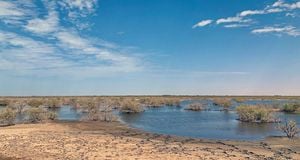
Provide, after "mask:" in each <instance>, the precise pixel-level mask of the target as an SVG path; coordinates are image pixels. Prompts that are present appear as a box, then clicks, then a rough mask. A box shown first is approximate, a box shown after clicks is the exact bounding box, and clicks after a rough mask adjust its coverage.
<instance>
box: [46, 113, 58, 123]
mask: <svg viewBox="0 0 300 160" xmlns="http://www.w3.org/2000/svg"><path fill="white" fill-rule="evenodd" d="M46 117H47V120H52V121H53V120H56V119H57V113H56V112H51V111H48V112H46Z"/></svg>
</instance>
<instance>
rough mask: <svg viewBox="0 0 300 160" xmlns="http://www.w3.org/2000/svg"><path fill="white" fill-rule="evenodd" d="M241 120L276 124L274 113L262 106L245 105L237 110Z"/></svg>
mask: <svg viewBox="0 0 300 160" xmlns="http://www.w3.org/2000/svg"><path fill="white" fill-rule="evenodd" d="M236 110H237V114H238V116H239V120H240V121H243V122H256V123H268V122H276V121H277V120H276V119H275V118H274V114H273V112H272V111H271V110H270V109H268V108H266V107H262V106H254V105H250V106H247V105H244V106H239V107H237V108H236Z"/></svg>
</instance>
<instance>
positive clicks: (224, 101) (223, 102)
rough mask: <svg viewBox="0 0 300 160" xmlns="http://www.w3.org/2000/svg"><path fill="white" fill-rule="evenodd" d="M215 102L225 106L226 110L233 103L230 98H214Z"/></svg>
mask: <svg viewBox="0 0 300 160" xmlns="http://www.w3.org/2000/svg"><path fill="white" fill-rule="evenodd" d="M213 104H214V105H217V106H221V107H223V109H224V110H228V109H229V108H230V106H231V105H232V102H231V99H230V98H214V99H213Z"/></svg>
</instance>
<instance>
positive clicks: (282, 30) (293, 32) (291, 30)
mask: <svg viewBox="0 0 300 160" xmlns="http://www.w3.org/2000/svg"><path fill="white" fill-rule="evenodd" d="M252 33H255V34H260V33H278V34H287V35H290V36H300V31H299V30H297V29H296V28H295V27H293V26H285V27H264V28H260V29H254V30H252Z"/></svg>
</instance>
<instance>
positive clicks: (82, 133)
mask: <svg viewBox="0 0 300 160" xmlns="http://www.w3.org/2000/svg"><path fill="white" fill-rule="evenodd" d="M0 142H1V143H0V148H1V149H0V159H22V160H23V159H37V160H40V159H74V160H75V159H76V160H77V159H143V160H144V159H151V160H154V159H164V160H165V159H189V160H191V159H283V160H285V159H300V139H295V140H289V139H286V138H267V139H266V140H264V141H260V142H241V141H213V140H201V139H191V138H184V137H176V136H167V135H159V134H152V133H146V132H143V131H139V130H137V129H132V128H129V127H127V126H125V125H123V124H121V123H119V122H114V123H103V122H53V123H42V124H19V125H15V126H10V127H1V128H0Z"/></svg>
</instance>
